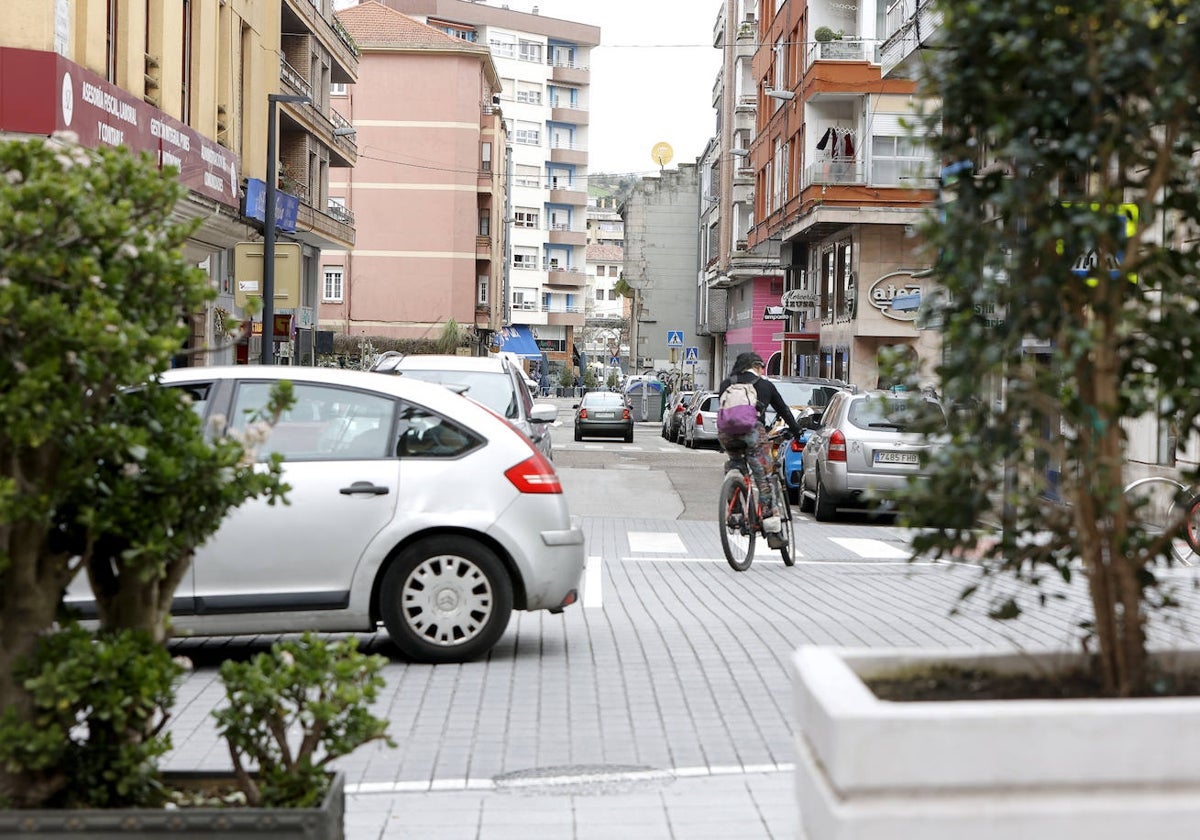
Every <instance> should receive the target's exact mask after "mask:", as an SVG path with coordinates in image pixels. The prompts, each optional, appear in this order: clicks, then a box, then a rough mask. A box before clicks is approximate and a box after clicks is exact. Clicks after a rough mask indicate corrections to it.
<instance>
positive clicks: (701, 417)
mask: <svg viewBox="0 0 1200 840" xmlns="http://www.w3.org/2000/svg"><path fill="white" fill-rule="evenodd" d="M696 425H697V426H703V425H704V415H703V414H697V415H696Z"/></svg>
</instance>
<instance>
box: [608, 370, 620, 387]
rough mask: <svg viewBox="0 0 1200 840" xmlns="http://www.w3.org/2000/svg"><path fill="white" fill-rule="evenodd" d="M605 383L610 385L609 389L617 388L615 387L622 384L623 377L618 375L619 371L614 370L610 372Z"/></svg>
mask: <svg viewBox="0 0 1200 840" xmlns="http://www.w3.org/2000/svg"><path fill="white" fill-rule="evenodd" d="M605 384H607V385H608V387H609V389H610V390H611V389H615V388H616V387H617V386H618V385H620V384H621V377H620V376H618V375H617V372H616V371H615V370H614V371H612V372H611V373H609V375H608V382H607V383H605Z"/></svg>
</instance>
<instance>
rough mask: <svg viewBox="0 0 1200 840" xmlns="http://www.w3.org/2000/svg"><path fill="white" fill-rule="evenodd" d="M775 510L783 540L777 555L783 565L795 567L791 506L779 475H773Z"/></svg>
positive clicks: (794, 542) (794, 539)
mask: <svg viewBox="0 0 1200 840" xmlns="http://www.w3.org/2000/svg"><path fill="white" fill-rule="evenodd" d="M775 510H776V512H777V513H778V514H779V521H780V525H781V526H782V534H783V539H784V546H783V548H781V549H779V555H780V556H781V557H782V558H783V565H785V566H795V565H796V554H795V551H796V535H795V534H794V533H792V524H793V522H792V506H791V504H789V503H788V495H787V485H786V484H784V483H783V477H782V476H780V475H779V474H776V475H775Z"/></svg>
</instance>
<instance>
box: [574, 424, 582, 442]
mask: <svg viewBox="0 0 1200 840" xmlns="http://www.w3.org/2000/svg"><path fill="white" fill-rule="evenodd" d="M581 440H583V434H582V433H581V432H580V431H579V427H578V426H576V427H575V442H576V443H578V442H579V441H581Z"/></svg>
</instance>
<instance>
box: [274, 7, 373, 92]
mask: <svg viewBox="0 0 1200 840" xmlns="http://www.w3.org/2000/svg"><path fill="white" fill-rule="evenodd" d="M281 12H282V14H281V15H280V17H281V20H280V24H281V28H282V31H283V33H284V34H289V35H301V34H309V33H311V34H312V35H314V36H316V38H317V39H318V40H319V41H320V42H321V44H322V45H324V47H325V48H326V49H327V50H329V53H330V55H331V56H332V58H333V67H332V72H331V74H330V77H331V80H332V81H334V82H337V83H342V84H354V83H355V82H356V81H358V56H359V51H358V45H357V44H355V43H354V39H353V38H351V37H350V33H348V32H347V31H346V30H345V29H344V28H343V27H342V25H341V24H340V23H338V22H337V21H336V20H335V19H334V18H333V17H332V15H331V16H330V17H328V18H326V17H325V16H324V15H323V14H322V13H321V10H320V9H319V8H317V4H316V2H315V0H283V5H282V7H281Z"/></svg>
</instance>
